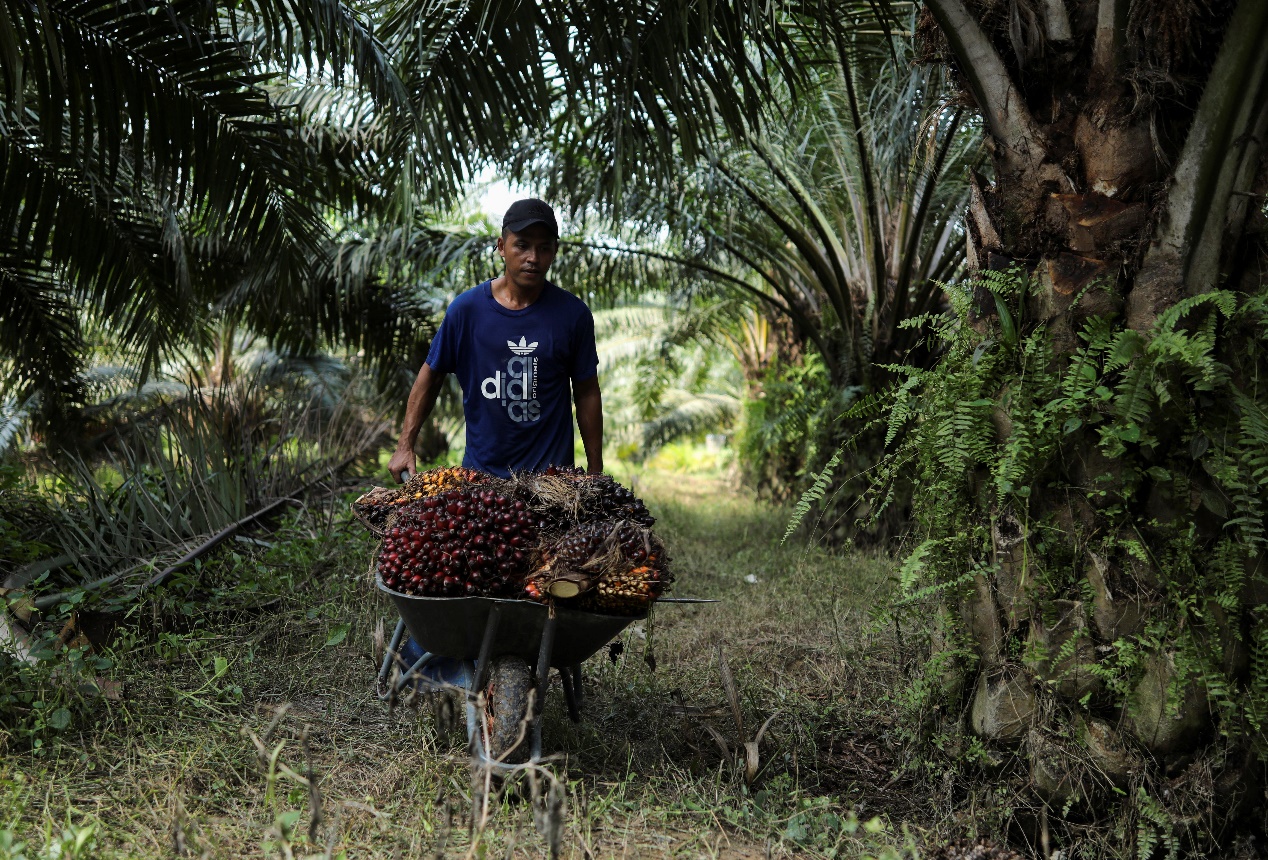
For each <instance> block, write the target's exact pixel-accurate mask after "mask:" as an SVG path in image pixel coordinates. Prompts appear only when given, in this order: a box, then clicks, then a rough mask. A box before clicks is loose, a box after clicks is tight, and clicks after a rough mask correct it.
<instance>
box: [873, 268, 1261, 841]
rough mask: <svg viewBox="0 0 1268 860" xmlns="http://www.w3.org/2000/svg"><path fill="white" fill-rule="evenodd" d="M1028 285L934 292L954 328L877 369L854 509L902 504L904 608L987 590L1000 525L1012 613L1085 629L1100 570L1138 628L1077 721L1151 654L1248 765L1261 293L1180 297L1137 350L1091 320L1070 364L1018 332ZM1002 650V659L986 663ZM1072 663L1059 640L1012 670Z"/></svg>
mask: <svg viewBox="0 0 1268 860" xmlns="http://www.w3.org/2000/svg"><path fill="white" fill-rule="evenodd" d="M975 288H984V290H985V291H986V292H988V293H989V294H991V295H990V297H989V298H993V299H995V301H994V302H993V304H994V307H991V306H990V305H986V307H987V308H989V310H990V311H994V314H992V316H995V317H997V318H998V319H990V318H989V317H988V318H986V319H983V318H982V317H980V316H978V314H979V313H981V310H980V309H981V308H982V306H983V303H982V302H981V298H982V296H983V291H982V290H981V289H977V290H976V294H975ZM1032 288H1033V287H1032V285H1031V284H1030V283H1028V282H1027V280H1026V279H1025V278H1024V277H1022V276H1021V275H1019V274H1018V273H1016V272H1011V273H996V272H984V273H982V274H981V276H980V280H979V281H977V282H976V283H974V284H970V285H967V286H964V287H949V288H948V290H949V291H950V295H951V297H952V300H953V301H952V306H953V309H954V312H953V314H952V315H951V316H950V317H948V318H947V319H945V320H942V321H940V322H938V323H936V324H935V326H934V329H933V330H934V336H935V337H936V339H937V341H938V343H939V344H940V346H941V348H942V349H944V350H945V355H944V358H943V360H942V362H941V364H940V365H939V366H937V367H935V368H933V369H930V370H923V369H919V368H910V367H894V368H892V369H893V371H894V372H895V373H897V374H900V375H901V376H902V377H903V379H902V381H901V382H900V384H898V385H897V386H895V388H894V389H893V390H892V391H891V392H890V394H889V403H890V408H889V411H888V414H887V415H885V416H883V418H884V420H886V421H887V431H888V433H889V437H890V438H891V439H892V440H896V442H897V445H896V447H895V448H894V450H893V451H892V453H891V454H890V455H889V456H888V457H887V458H886V460H884V461H883V462H882V463H881V465H880V467H879V468H878V470H877V474H876V479H875V482H874V484H873V487H872V490H871V494H872V498H873V500H874V501H875V502H876V503H877V505H878V507H883V506H884V504H885V503H886V500H887V499H889V498H891V497H892V495H893V493H895V491H896V487H901V486H904V485H905V486H910V487H911V489H912V492H913V497H914V515H915V517H916V521H917V523H918V531H917V535H916V539H917V540H918V541H919V544H918V546H917V547H916V548H915V550H914V551H912V552H911V553H910V554H909V556H908V558H907V560H906V561H905V562H904V564H903V566H902V568H901V573H900V576H901V578H902V585H903V590H904V592H906V593H907V594H908V600H909V601H910V600H912V599H914V598H919V599H922V600H923V599H927V598H929V597H931V596H933V595H934V594H936V593H939V592H943V593H945V595H946V596H947V597H949V599H950V600H951V602H952V603H953V604H954V603H955V601H956V600H957V599H958V597H959V596H963V595H965V594H967V592H966V589H967V588H968V587H969V583H970V582H971V581H972V579H973V574H974V573H975V572H982V573H983V574H984V575H985V576H986V577H987V579H988V581H992V578H993V577H994V575H995V574H996V572H997V570H998V565H999V563H1000V555H999V553H1000V550H999V548H998V546H997V542H998V540H999V538H998V534H993V532H992V524H999V523H1001V522H1009V523H1016V524H1018V526H1017V527H1018V528H1019V529H1020V530H1021V535H1022V536H1021V544H1019V547H1021V550H1019V552H1021V551H1022V550H1024V551H1025V555H1024V561H1022V562H1021V563H1022V564H1023V565H1024V567H1023V568H1022V573H1021V576H1022V578H1023V582H1024V587H1023V591H1022V593H1020V594H1019V595H1018V596H1017V600H1019V601H1022V602H1023V603H1025V604H1027V605H1031V606H1033V607H1035V608H1034V610H1033V611H1034V612H1037V613H1038V612H1041V611H1042V610H1043V607H1045V606H1048V605H1049V603H1048V602H1049V601H1051V600H1056V599H1069V600H1076V601H1079V600H1081V601H1083V605H1084V606H1086V607H1088V609H1087V611H1088V612H1089V613H1090V612H1091V606H1092V603H1093V590H1092V586H1091V585H1090V584H1089V580H1088V579H1087V578H1086V575H1085V571H1086V570H1087V569H1088V568H1089V566H1090V565H1092V564H1094V563H1097V562H1096V559H1100V560H1101V561H1100V563H1101V564H1103V565H1104V568H1105V570H1106V571H1107V573H1106V574H1105V576H1106V577H1107V578H1108V579H1110V580H1112V581H1111V582H1109V588H1110V590H1111V592H1112V593H1113V594H1114V595H1115V596H1116V597H1117V598H1118V599H1120V600H1128V599H1130V600H1136V601H1138V603H1139V605H1140V606H1141V607H1143V610H1142V611H1144V613H1145V618H1144V620H1143V622H1142V623H1141V625H1140V626H1139V628H1138V629H1136V630H1134V631H1133V632H1130V633H1129V634H1127V635H1124V636H1121V637H1120V638H1119V639H1118V640H1117V641H1110V642H1103V643H1102V644H1101V645H1098V646H1097V648H1096V651H1097V654H1098V657H1097V662H1095V663H1094V664H1092V665H1089V666H1085V667H1081V668H1082V669H1085V670H1086V671H1088V672H1089V673H1091V674H1093V675H1094V676H1096V677H1097V678H1099V679H1100V680H1101V681H1102V682H1103V683H1104V684H1105V690H1106V692H1105V694H1103V696H1102V698H1100V699H1097V698H1095V697H1093V698H1091V699H1087V698H1085V700H1084V701H1083V703H1082V704H1081V707H1083V708H1090V709H1092V710H1093V711H1095V710H1097V709H1098V708H1104V709H1109V710H1107V712H1110V711H1112V709H1113V708H1115V707H1118V706H1121V705H1122V704H1123V703H1124V702H1126V701H1128V699H1129V698H1130V696H1129V693H1130V691H1131V690H1132V689H1133V687H1134V685H1135V684H1136V683H1137V682H1138V680H1139V679H1140V677H1141V674H1142V672H1143V671H1144V667H1145V666H1146V662H1147V660H1148V659H1149V658H1150V655H1156V654H1169V655H1172V658H1171V659H1173V660H1174V663H1175V666H1176V672H1175V673H1174V674H1173V675H1172V676H1171V677H1170V680H1169V689H1168V692H1167V698H1168V701H1169V702H1170V703H1171V704H1172V706H1174V705H1175V703H1177V702H1178V701H1180V700H1181V699H1182V698H1183V694H1184V691H1185V690H1186V689H1188V688H1189V686H1190V685H1193V684H1197V685H1198V686H1199V687H1200V688H1201V689H1203V690H1204V691H1205V693H1206V696H1207V698H1208V699H1209V701H1210V702H1211V704H1212V707H1213V709H1214V711H1215V712H1216V713H1218V715H1219V717H1220V719H1219V728H1220V730H1221V731H1222V732H1223V733H1224V734H1226V735H1228V736H1229V737H1230V738H1232V739H1234V740H1236V741H1240V742H1247V743H1250V744H1252V745H1253V746H1254V747H1255V748H1256V749H1257V750H1258V752H1259V754H1260V755H1268V743H1266V741H1268V737H1266V736H1265V733H1264V727H1265V725H1266V722H1265V718H1266V717H1268V662H1265V659H1264V656H1265V654H1264V647H1263V641H1262V637H1260V636H1259V635H1258V634H1256V633H1251V634H1250V635H1249V641H1243V640H1244V639H1245V638H1246V637H1245V635H1244V634H1243V633H1242V632H1241V631H1243V630H1254V629H1255V627H1254V626H1253V625H1254V624H1255V623H1256V621H1257V620H1258V619H1259V618H1260V617H1261V616H1262V614H1263V612H1264V607H1263V605H1262V604H1261V603H1260V602H1259V601H1260V598H1258V597H1256V596H1255V595H1256V594H1262V593H1263V587H1264V585H1265V584H1268V578H1266V577H1265V574H1264V565H1263V558H1264V550H1265V548H1266V538H1265V530H1264V529H1265V517H1266V515H1268V484H1266V483H1265V481H1264V478H1265V476H1266V475H1268V471H1265V467H1266V466H1268V432H1265V431H1268V416H1266V415H1265V410H1264V407H1263V403H1264V400H1265V396H1266V395H1268V392H1265V391H1264V390H1263V388H1262V382H1261V381H1260V380H1261V379H1263V378H1266V377H1265V376H1264V372H1265V370H1268V361H1266V359H1268V351H1266V350H1265V348H1264V346H1263V343H1264V341H1263V333H1264V331H1265V325H1266V323H1268V315H1266V314H1265V313H1264V309H1263V308H1264V305H1263V301H1262V297H1261V296H1242V295H1236V294H1233V293H1230V292H1224V291H1216V292H1211V293H1206V294H1203V295H1199V296H1194V297H1191V298H1188V299H1185V300H1183V301H1182V302H1180V303H1178V304H1177V305H1176V306H1174V307H1173V308H1171V309H1170V310H1169V311H1167V312H1166V313H1165V314H1163V315H1162V316H1161V317H1160V318H1159V320H1158V321H1157V323H1156V325H1155V328H1154V329H1153V330H1152V331H1150V332H1148V333H1146V334H1141V333H1138V332H1136V331H1133V330H1131V329H1128V328H1126V327H1125V326H1124V325H1123V324H1122V321H1121V320H1116V319H1110V318H1091V319H1089V320H1088V321H1087V322H1086V324H1085V325H1083V326H1082V327H1081V328H1080V329H1079V330H1078V331H1077V332H1076V335H1077V338H1078V346H1077V348H1076V349H1073V350H1072V351H1070V352H1068V353H1066V354H1059V353H1057V352H1056V351H1055V349H1054V346H1053V343H1054V338H1053V337H1052V332H1050V331H1049V330H1048V328H1047V327H1046V326H1044V325H1036V324H1034V323H1028V322H1027V321H1026V319H1025V309H1026V307H1027V300H1028V298H1029V297H1030V292H1031V290H1032ZM1099 288H1100V287H1099V286H1096V285H1094V286H1092V287H1091V288H1090V289H1099ZM989 298H988V301H989ZM877 420H880V419H877ZM1020 557H1021V556H1017V557H1015V558H1013V559H1012V560H1011V561H1010V562H1009V563H1010V564H1012V565H1017V564H1018V558H1020ZM1001 599H1002V597H1001ZM1003 609H1004V611H1005V613H1006V614H1007V613H1008V612H1009V611H1010V607H1009V606H1007V605H1005V606H1003ZM1089 619H1090V615H1089ZM1089 623H1090V621H1089ZM1024 632H1025V628H1024V626H1023V627H1022V628H1021V629H1020V630H1016V631H1013V633H1012V635H1013V636H1015V637H1021V636H1022V635H1024ZM1022 648H1023V643H1022V642H1021V641H1020V639H1017V640H1015V641H1012V642H1010V643H1005V645H1004V653H1005V656H1007V655H1010V654H1017V653H1020V652H1021V650H1022ZM1247 650H1248V651H1249V658H1248V660H1246V664H1245V665H1241V664H1239V663H1238V660H1239V659H1240V658H1238V656H1237V655H1238V654H1245V653H1246V651H1247ZM1074 653H1075V649H1074V647H1073V644H1072V643H1069V642H1067V643H1065V646H1064V650H1058V651H1054V653H1053V654H1047V655H1036V654H1031V655H1030V656H1031V657H1032V658H1037V656H1042V657H1043V658H1044V659H1051V660H1057V661H1059V660H1060V659H1061V658H1063V657H1070V656H1071V655H1072V654H1074ZM1142 826H1144V825H1143V824H1142Z"/></svg>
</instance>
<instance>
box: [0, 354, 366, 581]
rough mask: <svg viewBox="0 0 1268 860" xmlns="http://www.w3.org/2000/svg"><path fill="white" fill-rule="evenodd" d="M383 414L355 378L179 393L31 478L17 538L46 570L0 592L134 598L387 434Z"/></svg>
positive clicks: (265, 377)
mask: <svg viewBox="0 0 1268 860" xmlns="http://www.w3.org/2000/svg"><path fill="white" fill-rule="evenodd" d="M384 414H385V409H384V408H383V407H382V404H381V403H379V402H377V401H376V400H375V399H374V398H373V397H372V396H368V395H367V394H365V387H364V386H362V385H361V384H359V382H358V380H357V379H355V378H353V379H350V380H345V384H343V385H341V386H340V387H339V388H338V389H337V390H333V391H332V389H331V386H330V385H329V384H328V383H327V382H325V381H322V382H314V381H313V380H312V379H306V378H298V379H297V378H295V377H285V378H282V379H280V380H279V379H277V378H276V377H271V376H270V375H269V374H267V373H264V372H261V373H254V374H250V375H247V376H244V377H241V378H240V379H239V380H238V381H236V382H234V383H232V384H230V385H225V386H217V387H214V388H209V389H207V388H193V387H191V388H187V389H186V390H184V391H183V392H182V393H181V394H180V395H179V396H177V397H173V398H169V399H166V400H164V401H163V402H161V403H160V404H159V405H158V406H157V407H156V408H152V409H150V410H149V411H148V412H146V413H145V414H144V415H142V416H139V417H137V416H134V418H136V419H137V420H133V421H130V422H126V423H119V424H116V425H115V426H114V427H112V428H110V429H109V430H108V431H107V433H106V434H105V436H104V438H103V439H102V440H101V441H100V442H99V445H98V446H96V448H95V450H94V453H92V454H91V455H89V454H83V453H80V454H67V455H63V456H61V457H60V458H59V459H58V460H57V462H56V466H55V467H54V468H53V469H52V470H51V471H48V472H45V473H43V474H40V475H34V476H32V477H33V479H34V480H35V481H36V483H37V484H38V486H39V488H40V491H41V492H40V495H41V502H42V508H43V510H42V512H41V514H42V516H41V517H39V518H37V519H38V521H39V524H38V526H37V527H36V530H37V531H38V532H39V533H38V534H36V533H31V531H32V529H31V527H30V522H31V518H30V517H29V516H28V517H27V524H28V527H27V532H28V533H27V534H25V535H22V536H20V537H22V538H25V539H26V540H29V541H38V543H39V544H40V545H42V546H43V547H45V548H46V549H45V559H41V560H37V561H36V562H35V563H34V564H33V565H27V566H25V567H23V568H22V569H19V570H16V571H13V572H11V573H10V576H9V581H8V582H7V583H6V584H7V586H8V587H10V588H23V587H34V588H36V589H37V590H42V591H50V590H57V589H59V588H60V589H66V588H77V587H83V586H99V585H102V584H106V583H109V584H111V585H112V592H113V593H115V594H116V595H118V594H120V593H122V594H127V593H131V592H132V591H134V590H135V587H136V586H137V584H138V583H139V582H142V581H144V580H145V579H146V578H147V577H148V576H149V575H152V572H153V571H154V570H156V569H161V566H163V565H165V564H167V563H170V562H171V561H172V560H174V559H176V558H178V557H180V556H181V555H183V554H184V553H186V552H188V551H189V549H190V548H191V547H193V546H194V545H196V544H197V543H199V542H200V541H201V540H202V539H204V538H205V537H206V536H207V535H210V534H213V533H215V532H217V531H219V530H221V529H223V528H225V527H226V526H228V525H230V524H232V523H234V522H237V521H238V520H240V519H242V518H243V517H245V516H246V515H248V514H249V513H251V512H253V511H255V510H257V509H259V508H260V507H261V506H263V505H265V504H267V503H268V502H270V501H272V500H276V499H279V498H286V497H288V496H291V495H292V494H294V493H296V492H297V491H298V490H300V489H301V488H303V487H304V486H305V485H307V484H309V483H311V482H313V481H314V480H316V479H319V478H321V477H322V476H323V475H324V474H325V473H327V472H329V471H330V469H331V468H332V467H335V466H337V465H339V464H341V463H344V462H346V461H348V460H349V459H350V458H353V457H355V456H357V455H359V454H361V453H362V452H365V451H366V450H367V449H368V448H369V447H370V445H371V444H372V443H373V441H374V440H375V439H376V438H377V437H379V436H380V435H381V434H382V433H383V432H384V431H385V429H386V423H385V421H384ZM28 513H29V512H28ZM3 517H5V512H4V510H3V502H0V518H3ZM51 557H60V558H62V562H61V563H60V564H58V565H57V566H56V567H55V568H54V569H53V570H51V571H48V572H45V573H43V574H41V576H40V577H38V580H39V581H37V577H34V576H32V574H33V573H34V572H35V571H37V570H38V569H39V568H40V567H42V566H45V565H40V563H39V562H40V561H42V560H47V559H48V558H51ZM24 580H25V581H24Z"/></svg>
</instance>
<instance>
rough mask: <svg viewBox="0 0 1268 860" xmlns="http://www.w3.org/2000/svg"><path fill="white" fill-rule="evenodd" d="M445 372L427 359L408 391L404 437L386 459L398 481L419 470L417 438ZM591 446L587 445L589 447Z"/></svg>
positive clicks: (403, 429)
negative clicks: (416, 452)
mask: <svg viewBox="0 0 1268 860" xmlns="http://www.w3.org/2000/svg"><path fill="white" fill-rule="evenodd" d="M444 381H445V374H443V373H435V372H433V371H432V369H431V367H430V366H429V365H428V364H427V363H426V362H424V363H423V367H422V369H421V370H419V371H418V378H417V379H415V380H414V387H413V388H411V389H410V391H409V401H408V402H407V403H406V404H405V423H404V425H403V426H402V427H401V439H400V441H399V442H397V443H396V452H395V453H394V454H392V459H391V460H388V462H387V470H388V471H389V472H391V473H392V477H393V478H395V479H396V481H397V483H400V482H401V471H402V470H403V469H409V471H410V474H411V475H412V474H415V473H417V472H418V458H416V457H415V456H414V440H416V439H417V438H418V431H419V430H420V429H422V426H423V422H424V421H426V420H427V416H428V415H431V411H432V408H433V407H435V405H436V396H437V395H438V394H440V386H441V385H442V384H444ZM587 450H588V449H587Z"/></svg>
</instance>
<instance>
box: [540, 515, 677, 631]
mask: <svg viewBox="0 0 1268 860" xmlns="http://www.w3.org/2000/svg"><path fill="white" fill-rule="evenodd" d="M666 561H667V559H666V557H665V549H664V546H663V545H662V544H661V543H660V541H659V540H657V539H656V537H655V536H654V535H652V533H651V532H650V531H649V530H648V529H646V528H643V527H640V526H638V525H636V524H635V523H631V522H625V521H616V520H601V521H597V522H588V523H582V524H581V525H578V526H576V527H574V528H573V529H572V530H570V531H569V532H568V533H566V534H565V535H564V536H563V537H562V538H560V539H558V540H557V541H555V542H554V543H553V544H551V545H550V546H548V547H546V548H544V549H543V550H541V551H540V552H539V554H538V559H537V564H536V565H535V567H534V571H533V573H532V575H531V576H530V577H529V578H528V580H527V581H526V582H525V588H524V593H525V596H526V597H528V598H529V599H531V600H543V601H544V600H547V599H549V598H551V597H553V598H556V599H561V600H570V599H573V598H575V599H576V603H574V604H572V605H574V606H577V607H578V608H582V609H589V610H595V611H600V612H609V613H615V614H638V613H640V612H642V611H644V610H646V609H647V607H648V606H649V605H650V604H651V602H652V601H654V600H655V599H656V598H658V597H660V596H661V594H662V593H663V592H664V590H665V588H666V587H667V586H668V585H669V583H670V582H671V581H672V580H673V577H672V576H671V575H670V574H669V571H668V569H667V566H666Z"/></svg>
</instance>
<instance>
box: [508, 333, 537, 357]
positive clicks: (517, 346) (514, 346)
mask: <svg viewBox="0 0 1268 860" xmlns="http://www.w3.org/2000/svg"><path fill="white" fill-rule="evenodd" d="M526 340H528V338H523V337H521V338H520V342H519V343H516V342H515V341H513V340H508V341H507V342H506V345H507V346H509V347H510V348H511V352H513V353H515V354H516V355H528V354H529V353H530V352H532V351H533V350H535V349H537V341H533V342H532V343H525V341H526Z"/></svg>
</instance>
